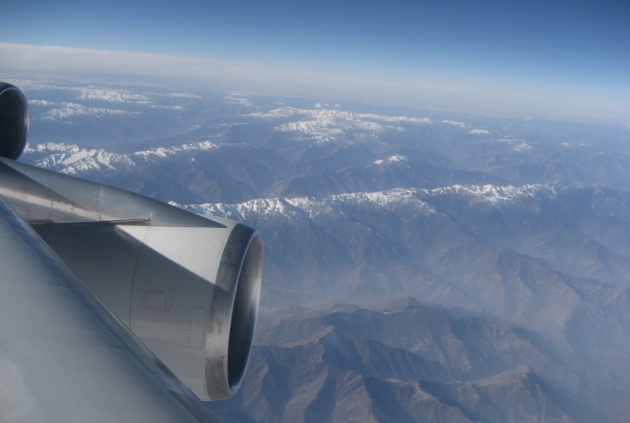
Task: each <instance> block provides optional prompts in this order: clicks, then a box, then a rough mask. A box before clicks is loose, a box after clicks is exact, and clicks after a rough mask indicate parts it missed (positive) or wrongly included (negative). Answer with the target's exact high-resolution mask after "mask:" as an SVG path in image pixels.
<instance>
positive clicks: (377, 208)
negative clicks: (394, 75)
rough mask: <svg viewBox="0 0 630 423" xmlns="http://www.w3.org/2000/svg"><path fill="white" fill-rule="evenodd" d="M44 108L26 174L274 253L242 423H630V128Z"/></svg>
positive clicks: (75, 88)
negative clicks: (204, 224) (84, 186)
mask: <svg viewBox="0 0 630 423" xmlns="http://www.w3.org/2000/svg"><path fill="white" fill-rule="evenodd" d="M25 91H26V94H27V96H28V97H29V98H30V99H31V110H32V127H33V131H32V132H33V137H32V138H31V143H30V145H29V147H28V148H27V150H26V151H25V154H24V156H23V159H22V160H24V161H27V162H30V163H33V164H35V165H37V166H41V167H45V168H48V169H52V170H56V171H60V172H63V173H67V174H72V175H76V176H81V177H85V178H88V179H92V180H96V181H98V182H104V183H108V184H111V185H115V186H119V187H121V188H125V189H131V190H133V191H136V192H140V193H142V194H145V195H148V196H152V197H155V198H158V199H161V200H163V201H169V202H171V203H172V204H173V205H176V206H178V207H182V208H185V209H188V210H191V211H193V212H196V213H202V214H210V215H219V216H223V217H228V218H230V219H235V220H239V221H243V222H246V223H248V224H251V225H253V226H255V227H257V228H258V229H259V230H260V232H261V233H262V235H263V238H264V240H265V276H264V284H263V296H262V309H261V316H260V322H259V325H258V331H257V335H256V346H255V348H254V351H253V354H252V360H251V364H250V366H249V369H248V375H247V376H246V379H245V383H244V385H243V387H242V389H241V391H240V392H239V394H238V395H237V396H236V397H234V398H233V399H230V400H227V401H222V402H216V403H212V404H210V405H209V406H210V407H211V408H212V409H213V410H214V411H215V412H216V413H217V414H218V415H219V416H220V417H221V418H222V419H223V420H224V421H227V422H229V421H234V422H314V421H317V422H325V421H331V422H332V421H334V422H342V421H343V422H345V421H353V420H356V421H366V422H369V421H373V422H406V421H409V422H411V421H426V422H459V421H461V422H473V421H489V422H490V421H492V422H494V421H501V422H530V421H548V422H606V421H610V422H622V421H625V420H626V416H627V415H628V412H629V411H630V410H629V406H628V404H630V354H629V353H628V352H629V351H630V311H628V310H630V304H629V302H630V192H629V191H628V189H627V187H628V186H630V185H629V182H630V171H629V169H630V166H629V165H630V149H629V147H628V144H627V143H628V141H630V128H628V127H623V126H611V125H603V124H592V123H587V122H578V123H575V122H560V121H544V120H540V121H532V120H524V119H517V118H498V117H487V116H471V115H461V114H452V113H444V112H437V111H414V110H404V109H392V108H382V107H377V106H365V105H339V104H334V103H332V102H330V103H325V102H324V101H322V100H321V99H291V98H269V97H262V96H255V95H247V94H243V93H227V94H217V93H209V92H201V91H190V90H189V91H185V90H177V91H174V90H169V89H164V88H156V87H150V88H149V87H138V86H134V87H128V86H125V87H122V86H115V87H112V86H85V85H81V84H74V85H72V84H66V85H64V84H60V83H58V84H52V83H47V84H42V83H41V82H39V83H36V82H32V83H31V84H30V85H28V84H27V85H26V87H25ZM126 140H132V141H133V142H131V141H129V142H126Z"/></svg>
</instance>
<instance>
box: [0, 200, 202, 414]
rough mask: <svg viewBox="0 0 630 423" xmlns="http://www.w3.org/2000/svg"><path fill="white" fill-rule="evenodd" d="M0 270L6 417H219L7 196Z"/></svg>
mask: <svg viewBox="0 0 630 423" xmlns="http://www.w3.org/2000/svg"><path fill="white" fill-rule="evenodd" d="M0 272H2V274H1V276H0V310H1V315H2V318H1V319H0V420H1V421H3V422H29V423H32V422H52V421H55V422H114V421H115V422H145V421H146V422H199V421H215V419H214V417H213V416H212V415H211V414H210V413H209V412H208V411H207V410H206V409H205V407H204V406H203V404H202V403H201V402H200V401H198V400H197V398H195V396H194V394H192V393H191V392H190V391H189V390H188V388H186V387H185V386H184V385H182V384H181V383H180V382H179V381H178V380H177V378H175V377H174V376H173V375H172V374H171V373H170V371H169V370H168V369H166V368H164V366H163V365H161V363H160V361H159V360H157V359H155V357H153V356H152V353H151V352H149V351H148V350H147V349H146V348H145V347H144V346H143V345H142V344H141V343H139V341H137V339H136V338H135V337H134V336H133V335H132V334H131V333H130V332H129V331H128V330H127V329H126V328H125V327H124V326H123V325H121V324H120V323H119V322H118V321H117V320H116V318H114V317H113V316H112V315H111V313H109V312H108V311H107V309H106V308H105V307H104V306H103V305H102V304H101V303H100V301H99V300H98V299H96V297H94V296H93V295H92V294H91V292H90V291H89V290H88V289H87V288H85V286H84V285H83V284H82V283H81V282H80V281H79V280H78V279H77V277H76V276H75V275H74V274H73V273H72V272H71V271H70V270H69V269H68V268H67V267H66V265H65V264H64V263H63V262H62V261H61V260H60V259H59V258H58V257H57V256H56V255H55V253H54V252H53V251H52V250H51V249H50V248H49V247H48V246H47V245H46V244H45V243H44V242H43V241H42V240H41V239H40V238H39V236H38V235H37V234H36V233H35V232H34V230H33V229H32V228H31V227H30V226H29V225H28V224H26V223H25V222H24V221H23V220H22V219H21V218H20V217H19V216H18V215H17V214H16V212H15V211H14V210H13V209H12V208H11V206H9V205H8V203H7V202H6V201H5V200H4V199H3V198H2V197H0ZM147 356H150V357H148V359H147ZM147 362H148V363H153V364H147Z"/></svg>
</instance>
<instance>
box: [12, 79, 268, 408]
mask: <svg viewBox="0 0 630 423" xmlns="http://www.w3.org/2000/svg"><path fill="white" fill-rule="evenodd" d="M0 119H1V120H0V131H1V137H2V139H1V140H0V141H1V145H0V150H1V153H2V155H3V156H4V157H6V158H1V159H0V181H1V182H2V183H1V184H0V195H1V196H2V197H3V198H4V199H5V200H6V201H7V202H8V203H9V205H10V206H11V207H12V208H13V209H14V210H15V212H16V213H17V214H18V215H19V216H20V217H21V218H22V219H23V220H25V221H26V222H28V223H29V224H30V225H31V227H32V228H33V229H34V230H35V231H36V232H37V233H38V234H39V236H40V237H41V238H42V239H43V240H44V242H45V243H46V244H47V245H48V246H49V247H50V248H51V249H52V250H53V251H54V252H55V254H56V255H57V256H58V257H59V258H60V259H61V260H62V261H63V262H64V263H65V265H66V266H67V267H68V268H69V269H70V270H71V271H72V272H73V273H74V274H75V275H77V276H78V278H79V279H80V280H81V281H82V282H83V283H84V284H85V285H86V286H87V287H88V288H89V290H90V291H91V293H92V294H93V295H94V296H95V297H96V298H98V300H99V301H100V302H101V303H102V304H104V305H105V306H106V307H107V309H108V310H109V311H110V312H111V313H112V314H113V315H114V316H115V317H116V318H117V320H118V321H119V322H120V323H121V325H124V327H125V328H127V329H124V330H130V331H131V332H132V333H133V335H134V336H135V338H133V337H132V338H131V339H136V340H139V342H141V343H142V344H144V346H146V347H147V348H148V349H149V350H150V351H151V352H152V353H153V354H154V355H155V356H156V357H157V359H158V360H159V361H160V362H161V363H163V364H164V365H165V366H166V367H167V368H168V369H169V370H170V371H171V372H172V373H173V374H174V375H175V376H176V377H177V378H178V379H179V380H180V381H181V382H183V383H184V384H185V385H187V386H188V387H189V388H190V389H191V390H192V391H193V392H194V393H195V394H196V395H197V396H199V397H200V398H201V399H221V398H225V397H228V396H230V395H232V394H233V393H234V392H235V391H236V390H237V389H238V387H239V386H240V383H241V380H242V378H243V374H244V372H245V367H246V364H247V360H248V357H249V352H250V349H251V344H252V339H253V336H254V328H255V324H256V318H257V312H258V303H259V296H260V287H261V273H262V256H263V247H262V240H261V236H260V234H259V233H258V232H257V231H256V230H254V229H252V228H250V227H248V226H246V225H244V224H241V223H237V222H233V221H228V220H224V219H219V218H205V217H201V216H198V215H195V214H192V213H188V212H186V211H184V210H181V209H178V208H176V207H173V206H170V205H168V204H164V203H161V202H159V201H156V200H153V199H150V198H147V197H143V196H140V195H137V194H133V193H130V192H127V191H124V190H120V189H116V188H113V187H109V186H105V185H101V184H97V183H93V182H89V181H85V180H82V179H78V178H75V177H72V176H68V175H62V174H58V173H55V172H50V171H47V170H44V169H40V168H36V167H33V166H29V165H25V164H21V163H17V162H15V161H13V159H15V158H17V157H18V156H19V155H20V153H21V152H22V150H23V149H24V144H25V140H26V131H27V128H28V107H27V103H26V100H25V98H24V95H23V94H22V93H21V92H20V91H19V90H18V89H17V88H15V87H14V86H12V85H9V84H6V83H0Z"/></svg>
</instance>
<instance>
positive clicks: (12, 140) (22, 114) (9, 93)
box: [0, 81, 28, 160]
mask: <svg viewBox="0 0 630 423" xmlns="http://www.w3.org/2000/svg"><path fill="white" fill-rule="evenodd" d="M27 133H28V102H27V101H26V97H24V94H22V91H20V90H19V89H18V88H16V87H14V86H13V85H11V84H7V83H6V82H2V81H0V157H6V158H7V159H12V160H16V159H17V158H18V157H20V155H21V154H22V151H24V147H25V146H26V135H27Z"/></svg>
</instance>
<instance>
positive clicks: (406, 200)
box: [171, 188, 436, 222]
mask: <svg viewBox="0 0 630 423" xmlns="http://www.w3.org/2000/svg"><path fill="white" fill-rule="evenodd" d="M171 204H172V205H175V206H177V207H180V208H183V209H185V210H188V211H191V212H193V213H198V214H203V215H208V216H211V215H215V216H221V217H225V218H229V219H235V220H240V221H250V220H252V218H254V216H255V217H257V218H262V217H265V216H272V217H274V218H278V217H280V218H282V219H283V220H286V221H287V222H292V221H295V220H296V219H304V218H308V219H311V220H312V219H316V218H318V217H321V216H327V217H333V218H338V219H343V220H346V219H348V207H351V208H354V207H356V206H369V207H376V208H383V209H386V210H388V211H394V210H398V209H401V208H404V209H405V210H407V211H411V212H412V213H413V214H414V215H418V214H424V215H429V214H433V213H436V211H435V209H434V208H433V206H431V205H430V204H428V203H427V202H425V201H423V200H421V199H420V198H418V192H417V191H416V190H414V189H404V188H396V189H392V190H388V191H377V192H361V193H347V194H338V195H331V196H328V197H325V198H321V199H316V198H310V197H294V198H282V197H281V198H266V199H264V198H258V199H255V200H249V201H246V202H244V203H238V204H224V203H214V204H212V203H203V204H188V205H182V204H177V203H171Z"/></svg>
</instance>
